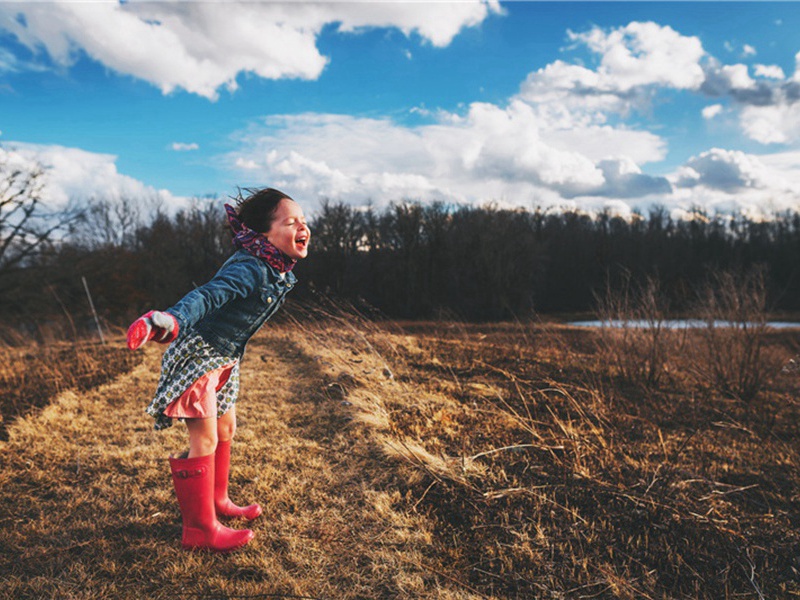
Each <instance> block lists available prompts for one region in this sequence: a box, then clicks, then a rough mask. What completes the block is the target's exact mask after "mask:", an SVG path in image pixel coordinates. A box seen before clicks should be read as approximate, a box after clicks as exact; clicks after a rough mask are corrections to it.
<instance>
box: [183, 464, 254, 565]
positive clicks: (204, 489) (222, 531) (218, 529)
mask: <svg viewBox="0 0 800 600" xmlns="http://www.w3.org/2000/svg"><path fill="white" fill-rule="evenodd" d="M169 465H170V470H171V471H172V482H173V483H174V484H175V495H176V496H177V497H178V506H180V509H181V517H182V518H183V539H182V541H181V545H182V546H183V547H184V548H185V549H187V550H193V549H203V550H211V551H212V552H230V551H231V550H236V549H237V548H241V547H242V546H244V545H245V544H246V543H247V542H249V541H250V540H252V539H253V537H254V536H255V534H254V533H253V532H252V531H251V530H249V529H243V530H237V529H229V528H228V527H225V526H223V525H222V524H221V523H220V522H219V521H218V520H217V515H216V511H215V510H214V455H213V454H209V455H208V456H197V457H195V458H172V457H170V459H169Z"/></svg>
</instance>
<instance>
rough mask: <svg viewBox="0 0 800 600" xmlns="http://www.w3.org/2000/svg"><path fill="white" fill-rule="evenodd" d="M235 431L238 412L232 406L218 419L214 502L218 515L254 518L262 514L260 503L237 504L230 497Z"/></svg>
mask: <svg viewBox="0 0 800 600" xmlns="http://www.w3.org/2000/svg"><path fill="white" fill-rule="evenodd" d="M235 433H236V412H235V409H234V407H233V406H232V407H231V408H230V410H228V412H226V413H225V414H224V415H222V416H221V417H220V418H219V419H217V436H218V439H219V443H218V444H217V450H216V461H215V463H214V464H215V467H214V469H215V470H214V477H215V480H214V502H215V503H216V507H217V515H223V516H226V517H243V518H245V519H248V520H252V519H255V518H256V517H257V516H258V515H260V514H261V507H260V506H259V505H258V504H251V505H249V506H236V505H235V504H234V503H233V502H231V500H230V498H229V497H228V476H229V473H230V462H231V440H232V439H233V436H234V434H235Z"/></svg>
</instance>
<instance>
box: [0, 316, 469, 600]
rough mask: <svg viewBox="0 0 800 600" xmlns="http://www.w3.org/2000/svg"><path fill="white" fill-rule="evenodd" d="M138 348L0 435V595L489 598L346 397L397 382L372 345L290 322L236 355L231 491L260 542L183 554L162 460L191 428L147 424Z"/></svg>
mask: <svg viewBox="0 0 800 600" xmlns="http://www.w3.org/2000/svg"><path fill="white" fill-rule="evenodd" d="M118 343H119V342H118ZM146 352H147V358H146V360H145V361H144V362H143V364H141V365H140V366H138V367H137V368H135V369H134V370H133V371H132V372H130V373H128V374H126V375H124V376H121V377H119V378H118V379H117V380H115V381H113V382H112V383H110V384H107V385H104V386H102V387H100V388H97V389H95V390H92V391H90V392H87V393H84V394H82V395H78V394H75V393H72V392H67V393H63V394H61V395H60V396H59V397H58V398H57V399H56V400H55V401H54V402H53V403H52V404H51V405H50V406H49V407H47V408H46V409H44V410H43V411H41V412H40V413H38V414H35V415H31V416H29V417H26V418H23V419H20V420H19V421H18V422H16V423H14V425H13V427H12V428H10V429H9V434H10V439H9V441H8V442H7V443H0V451H1V454H0V597H3V598H178V597H180V598H191V597H194V598H233V597H237V598H246V597H260V598H280V597H285V598H299V597H304V598H327V599H337V600H338V599H350V598H365V599H366V598H441V599H455V598H461V599H471V598H482V597H484V596H481V595H478V594H474V593H472V592H471V591H470V590H469V588H468V587H467V586H465V585H463V584H462V583H460V578H459V574H458V573H452V572H447V569H446V567H444V566H442V565H441V564H440V563H439V562H438V561H437V557H436V556H435V555H434V552H433V550H432V548H433V546H432V545H431V541H432V538H433V532H432V531H431V526H430V524H429V523H428V522H427V521H426V520H425V518H424V516H422V515H421V514H418V513H417V512H416V511H414V510H413V507H412V506H411V505H410V503H409V502H408V501H407V498H406V497H405V496H404V483H403V482H404V481H405V479H404V477H402V476H400V469H401V468H402V465H401V464H399V463H398V461H397V459H391V458H387V456H386V454H385V452H383V451H382V450H381V448H380V442H379V438H378V436H377V435H376V429H375V427H373V426H371V425H370V424H369V421H370V416H369V415H365V413H364V410H363V408H364V406H365V405H364V401H363V398H362V399H361V400H358V399H356V398H355V397H353V396H352V393H353V392H354V391H356V390H357V389H358V388H359V387H363V386H362V385H361V383H359V382H360V381H363V380H364V378H373V379H374V384H375V386H376V387H375V388H374V389H379V388H380V386H382V385H384V382H381V381H380V380H381V379H382V378H383V379H385V380H386V381H385V385H387V386H389V387H388V388H387V393H396V392H397V390H394V389H393V388H391V386H392V385H393V384H392V382H391V380H390V378H388V377H387V376H386V373H385V372H383V371H382V370H381V368H380V364H378V363H376V364H372V363H371V362H370V361H372V362H375V360H376V359H375V357H374V356H373V355H369V354H364V355H359V352H358V351H357V350H355V349H353V347H347V348H341V347H340V348H331V347H322V346H320V344H319V340H316V341H315V340H314V339H309V338H304V339H303V340H300V341H298V340H297V339H296V336H295V335H294V332H293V331H292V330H291V328H289V327H286V326H284V327H282V328H272V329H269V330H267V331H266V332H265V333H264V334H262V335H260V336H259V337H257V338H256V339H255V340H253V342H252V343H251V345H250V347H249V349H248V355H247V357H246V359H245V363H244V365H243V376H242V378H243V390H242V395H241V397H240V401H239V405H238V416H239V430H238V432H237V436H236V440H235V444H234V449H233V454H234V457H233V468H232V485H231V495H232V497H233V499H234V501H237V500H238V501H240V502H249V501H253V500H258V501H259V502H260V503H261V504H262V506H263V507H264V513H265V514H264V515H263V516H262V517H261V518H260V519H259V520H258V521H256V523H255V525H254V527H253V528H254V530H255V532H256V539H255V540H254V541H253V542H252V543H251V544H250V545H249V546H248V547H247V548H246V549H245V550H243V551H241V552H238V553H235V554H232V555H230V556H217V555H209V554H203V553H186V552H183V551H181V550H180V548H179V539H180V516H179V513H178V509H177V505H176V503H175V501H174V493H173V490H172V486H171V481H170V476H169V470H168V465H167V460H166V457H167V456H168V455H169V454H170V453H171V452H175V451H177V450H179V449H181V448H182V447H183V446H184V445H185V432H184V431H183V427H182V426H176V427H173V428H172V429H171V430H169V431H166V432H160V433H159V432H154V431H153V430H152V423H151V421H150V419H149V417H147V416H146V415H145V414H144V413H143V412H142V410H143V407H144V405H145V403H146V402H147V400H148V398H149V395H150V394H151V393H152V390H153V389H154V388H155V384H156V381H157V377H158V373H157V368H158V364H159V358H160V351H159V349H157V348H148V349H147V350H146ZM378 362H379V361H378ZM348 369H349V372H348ZM367 412H368V411H367ZM239 525H240V524H239ZM234 526H236V525H234Z"/></svg>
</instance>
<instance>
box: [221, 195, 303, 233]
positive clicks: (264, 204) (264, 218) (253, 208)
mask: <svg viewBox="0 0 800 600" xmlns="http://www.w3.org/2000/svg"><path fill="white" fill-rule="evenodd" d="M243 191H244V192H245V193H246V194H247V196H243V195H242V192H243ZM284 198H286V199H287V200H292V198H291V197H289V196H287V195H286V194H284V193H283V192H281V191H279V190H276V189H273V188H264V189H260V190H259V189H252V188H245V189H244V190H241V189H240V190H239V193H238V194H237V195H236V197H235V198H233V199H234V200H235V201H236V206H237V209H236V212H237V213H238V214H239V219H241V221H242V223H244V224H245V225H247V226H248V227H249V228H250V229H252V230H253V231H257V232H259V233H266V232H267V231H269V228H270V227H271V226H272V220H273V219H274V217H275V211H277V210H278V204H280V202H281V200H283V199H284Z"/></svg>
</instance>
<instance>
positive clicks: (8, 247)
mask: <svg viewBox="0 0 800 600" xmlns="http://www.w3.org/2000/svg"><path fill="white" fill-rule="evenodd" d="M43 189H44V169H43V168H42V166H41V165H33V166H29V167H26V166H18V165H14V164H12V162H11V161H9V160H8V157H7V155H6V156H4V155H3V154H0V274H2V273H3V272H6V271H8V270H10V269H12V268H14V267H17V266H20V265H21V264H24V262H25V260H26V259H27V258H29V257H31V256H32V255H33V254H34V253H35V252H36V251H37V250H39V249H40V248H41V247H42V246H44V245H46V244H47V243H49V242H50V241H52V240H53V238H54V237H55V235H56V232H58V231H61V230H64V229H66V228H67V227H68V226H69V225H70V223H72V222H74V221H75V219H76V218H77V217H78V216H79V211H78V210H77V209H75V208H66V209H63V210H58V211H56V210H52V209H49V208H48V207H47V206H46V205H45V204H44V202H43V199H42V191H43Z"/></svg>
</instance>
